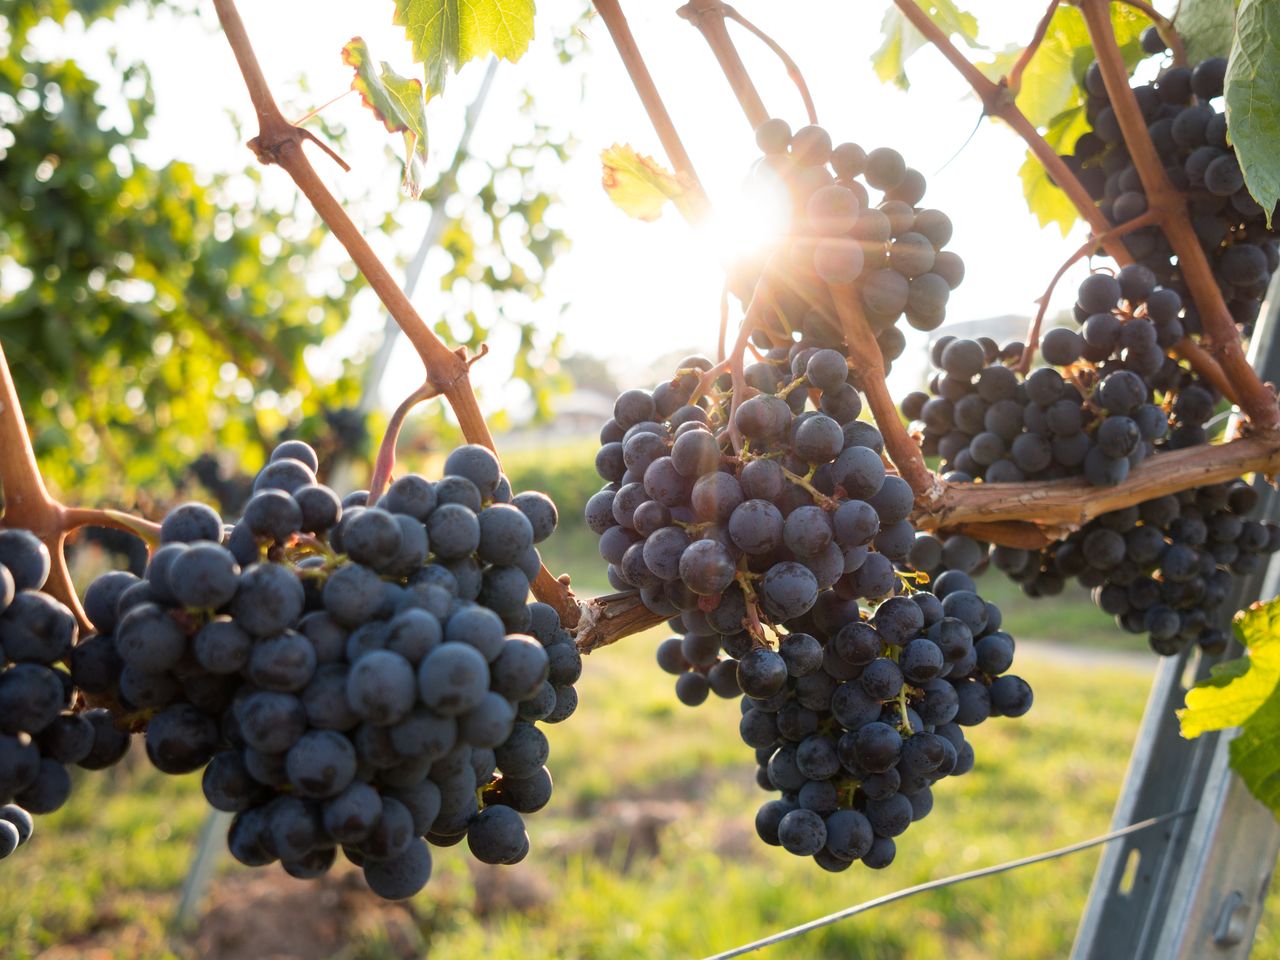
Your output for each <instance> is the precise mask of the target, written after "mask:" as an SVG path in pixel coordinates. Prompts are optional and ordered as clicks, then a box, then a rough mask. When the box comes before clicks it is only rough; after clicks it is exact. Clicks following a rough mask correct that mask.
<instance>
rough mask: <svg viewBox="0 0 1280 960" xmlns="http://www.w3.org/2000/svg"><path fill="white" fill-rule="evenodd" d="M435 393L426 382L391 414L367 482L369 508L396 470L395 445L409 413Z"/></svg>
mask: <svg viewBox="0 0 1280 960" xmlns="http://www.w3.org/2000/svg"><path fill="white" fill-rule="evenodd" d="M437 393H438V391H437V390H436V388H435V387H434V386H433V385H432V384H431V382H430V381H428V382H426V383H424V384H423V385H422V386H420V387H418V389H417V390H415V391H413V393H411V394H409V396H407V397H405V398H404V399H403V400H402V401H400V405H399V406H398V407H396V409H395V412H394V413H393V414H391V419H390V420H389V421H387V430H386V432H385V433H384V434H383V435H382V443H381V444H379V446H378V457H377V459H376V460H374V462H373V477H372V478H371V479H370V480H369V506H371V507H372V506H376V505H377V503H378V500H379V499H380V498H381V497H382V494H383V492H384V491H385V490H386V487H387V482H388V481H389V480H390V479H391V473H392V471H394V470H395V468H396V443H397V442H398V441H399V440H400V429H401V428H402V427H403V426H404V421H405V418H406V417H408V416H409V411H411V410H412V409H413V408H414V407H416V406H417V405H418V404H420V403H422V401H424V400H430V399H431V398H432V397H434V396H436V395H437Z"/></svg>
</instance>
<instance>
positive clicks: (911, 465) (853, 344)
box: [828, 283, 939, 501]
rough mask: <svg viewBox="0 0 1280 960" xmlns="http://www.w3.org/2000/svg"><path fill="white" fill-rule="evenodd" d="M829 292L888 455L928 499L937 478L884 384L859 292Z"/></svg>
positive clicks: (838, 287)
mask: <svg viewBox="0 0 1280 960" xmlns="http://www.w3.org/2000/svg"><path fill="white" fill-rule="evenodd" d="M828 289H829V290H830V291H831V297H832V299H833V300H834V301H835V305H836V313H837V314H838V315H839V317H840V325H841V327H842V328H843V329H844V337H845V343H846V345H847V346H848V348H849V359H850V360H851V361H852V362H853V364H852V365H853V368H854V370H855V372H856V373H857V375H858V379H859V382H860V385H861V387H862V392H863V394H864V395H865V396H866V398H867V406H869V407H870V408H871V415H872V417H874V418H875V421H876V426H877V427H879V428H880V433H881V435H882V436H883V437H884V447H885V452H886V453H887V454H888V455H889V459H890V460H892V461H893V465H894V466H895V467H897V468H898V475H899V476H900V477H902V479H903V480H905V481H907V483H908V484H910V486H911V491H912V493H914V494H915V496H916V499H917V501H920V500H928V499H930V498H932V497H933V496H935V495H936V493H937V490H938V483H939V481H938V478H937V477H935V476H934V474H933V471H931V470H930V469H929V467H928V466H927V465H926V464H925V462H924V455H923V454H922V453H921V452H920V445H919V444H918V443H916V442H915V440H913V439H912V438H911V434H909V433H907V426H906V424H905V423H903V422H902V417H901V416H900V415H899V413H898V406H897V404H895V403H894V402H893V397H892V396H890V395H889V388H888V386H887V385H886V384H885V381H884V357H883V356H882V355H881V353H880V345H879V344H878V343H877V342H876V338H875V336H874V335H872V333H871V328H870V326H868V324H867V318H866V317H865V316H864V315H863V313H862V305H861V304H860V303H859V302H858V292H857V290H856V289H855V287H854V286H853V284H851V283H834V284H828Z"/></svg>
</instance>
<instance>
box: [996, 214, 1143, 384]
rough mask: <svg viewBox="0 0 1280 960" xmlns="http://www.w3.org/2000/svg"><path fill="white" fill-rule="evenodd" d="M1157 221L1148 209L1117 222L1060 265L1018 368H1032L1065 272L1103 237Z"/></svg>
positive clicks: (1093, 249)
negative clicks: (1056, 290) (1044, 327)
mask: <svg viewBox="0 0 1280 960" xmlns="http://www.w3.org/2000/svg"><path fill="white" fill-rule="evenodd" d="M1155 222H1156V214H1155V211H1154V210H1148V211H1146V212H1145V213H1143V214H1141V215H1139V216H1137V217H1134V218H1133V219H1132V220H1126V221H1125V222H1124V223H1121V224H1117V225H1116V226H1114V227H1112V228H1111V229H1110V230H1108V231H1107V232H1106V233H1104V234H1101V235H1099V236H1094V235H1092V234H1090V236H1089V239H1088V240H1086V241H1085V242H1084V243H1082V244H1080V246H1079V247H1077V248H1076V250H1075V252H1074V253H1072V254H1071V256H1069V257H1067V259H1066V261H1065V262H1064V263H1063V264H1062V266H1060V267H1059V268H1058V270H1057V272H1056V273H1055V274H1054V275H1053V279H1052V280H1050V281H1049V286H1048V287H1047V288H1046V289H1045V291H1044V293H1043V294H1042V295H1041V297H1040V299H1039V300H1037V301H1036V303H1038V304H1039V308H1038V309H1037V310H1036V316H1035V319H1034V320H1032V321H1031V326H1030V327H1029V328H1028V329H1027V343H1026V346H1025V347H1023V349H1022V359H1021V360H1020V361H1019V362H1018V366H1017V368H1016V369H1018V370H1019V371H1021V372H1022V373H1024V374H1025V373H1026V372H1027V371H1028V370H1030V369H1031V362H1032V360H1034V359H1035V355H1036V350H1038V349H1039V347H1040V327H1041V325H1042V324H1043V323H1044V315H1045V313H1046V311H1047V310H1048V309H1049V299H1050V298H1051V297H1052V296H1053V291H1054V288H1055V287H1057V285H1058V281H1059V280H1061V279H1062V276H1063V274H1065V273H1066V272H1067V271H1068V270H1070V269H1071V268H1072V267H1073V266H1075V264H1076V263H1078V262H1079V261H1080V260H1082V259H1083V258H1084V257H1087V256H1089V255H1090V254H1092V253H1093V251H1095V250H1097V249H1098V245H1099V244H1100V243H1102V241H1103V239H1104V238H1105V239H1107V240H1110V239H1111V238H1112V237H1113V236H1116V237H1121V236H1124V235H1125V234H1128V233H1132V232H1133V231H1134V230H1140V229H1141V228H1143V227H1146V226H1149V225H1150V224H1153V223H1155Z"/></svg>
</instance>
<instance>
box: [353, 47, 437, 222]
mask: <svg viewBox="0 0 1280 960" xmlns="http://www.w3.org/2000/svg"><path fill="white" fill-rule="evenodd" d="M342 60H343V62H344V63H346V64H347V66H349V67H352V68H353V69H354V70H355V76H354V77H353V78H352V79H351V89H352V90H355V91H356V92H357V93H359V94H360V99H361V100H362V101H363V102H364V105H365V106H366V107H368V108H369V109H370V110H372V111H373V113H374V116H376V117H377V118H378V119H379V120H381V121H382V123H383V125H385V126H386V128H387V129H388V130H389V131H391V132H392V133H403V134H404V152H405V157H404V189H405V192H406V193H408V194H409V195H410V196H411V197H414V198H417V197H418V196H419V194H421V193H422V183H421V179H420V177H419V173H420V172H421V168H422V165H423V164H425V163H426V162H427V101H426V97H425V95H424V92H423V89H422V81H421V80H417V79H413V78H410V77H402V76H400V74H398V73H396V72H395V71H394V70H392V69H391V67H390V66H389V65H388V64H387V63H386V62H385V61H383V62H382V69H381V71H379V72H376V73H375V72H374V66H373V60H372V59H371V58H370V56H369V47H368V45H367V44H366V43H365V42H364V41H363V40H362V39H360V38H359V37H354V38H352V40H351V41H350V42H349V43H348V44H347V45H346V46H345V47H343V48H342Z"/></svg>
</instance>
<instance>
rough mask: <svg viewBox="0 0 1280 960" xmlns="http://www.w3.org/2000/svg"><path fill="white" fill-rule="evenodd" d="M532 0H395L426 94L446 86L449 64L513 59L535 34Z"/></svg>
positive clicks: (399, 22) (397, 19) (451, 66)
mask: <svg viewBox="0 0 1280 960" xmlns="http://www.w3.org/2000/svg"><path fill="white" fill-rule="evenodd" d="M533 11H534V0H396V12H395V16H394V22H395V23H396V24H397V25H399V26H402V27H404V32H405V35H406V36H407V37H408V38H409V42H410V43H411V44H412V45H413V56H414V58H415V59H416V60H417V61H418V62H419V63H421V64H422V65H423V68H424V72H425V74H426V78H427V88H428V96H435V95H436V94H437V93H440V91H442V90H443V89H444V83H445V77H446V75H447V74H448V72H449V71H450V70H452V71H453V72H455V73H456V72H457V71H458V69H459V68H460V67H461V66H462V65H463V64H464V63H466V62H467V61H468V60H474V59H476V58H477V57H483V56H485V55H486V54H490V53H491V54H493V55H494V56H496V57H500V58H502V59H504V60H511V61H513V62H514V61H516V60H519V59H520V57H522V56H523V55H524V52H525V50H527V49H528V47H529V41H530V40H531V39H533Z"/></svg>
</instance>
